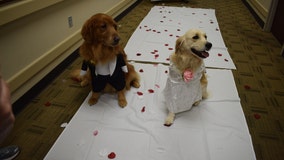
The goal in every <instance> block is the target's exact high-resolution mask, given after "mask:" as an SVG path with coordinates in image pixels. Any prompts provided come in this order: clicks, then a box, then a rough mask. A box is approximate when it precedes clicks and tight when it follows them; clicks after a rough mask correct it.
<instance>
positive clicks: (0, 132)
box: [0, 75, 15, 144]
mask: <svg viewBox="0 0 284 160" xmlns="http://www.w3.org/2000/svg"><path fill="white" fill-rule="evenodd" d="M14 122H15V116H14V114H13V111H12V105H11V100H10V89H9V87H8V85H7V83H6V82H5V81H4V80H3V79H2V77H1V75H0V144H1V143H2V142H3V140H4V139H5V138H6V137H7V135H8V134H9V132H10V131H11V130H12V128H13V126H14Z"/></svg>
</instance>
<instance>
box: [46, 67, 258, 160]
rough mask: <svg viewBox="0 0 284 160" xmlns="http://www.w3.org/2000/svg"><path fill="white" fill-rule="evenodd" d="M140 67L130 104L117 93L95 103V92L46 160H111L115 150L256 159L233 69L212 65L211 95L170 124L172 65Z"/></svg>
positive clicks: (195, 158) (125, 155)
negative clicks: (167, 85) (168, 84)
mask: <svg viewBox="0 0 284 160" xmlns="http://www.w3.org/2000/svg"><path fill="white" fill-rule="evenodd" d="M134 65H135V68H136V70H137V71H138V72H139V73H140V75H141V87H140V88H139V89H135V88H132V89H131V90H130V91H129V92H127V100H128V105H127V107H126V108H124V109H122V108H120V107H119V106H118V104H117V98H116V95H111V94H104V95H102V96H101V98H100V99H99V102H98V103H97V104H96V105H93V106H89V105H88V103H87V101H88V99H89V96H90V95H89V96H88V97H87V98H86V100H85V101H84V103H83V104H82V105H81V107H80V109H79V110H78V111H77V113H76V114H75V115H74V117H73V118H72V120H71V121H70V122H69V124H68V125H67V127H66V128H65V130H64V131H63V133H62V134H61V135H60V137H59V138H58V139H57V141H56V142H55V144H54V145H53V147H52V148H51V150H50V151H49V153H48V154H47V156H46V157H45V159H46V160H73V159H74V160H94V159H96V160H106V159H109V158H108V156H109V155H110V156H111V153H112V152H113V153H114V154H115V159H117V160H128V159H129V160H130V159H131V160H132V159H133V160H134V159H135V160H173V159H178V160H190V159H192V160H209V159H210V160H228V159H230V160H240V159H248V160H253V159H255V156H254V151H253V147H252V142H251V137H250V134H249V131H248V128H247V125H246V121H245V117H244V115H243V111H242V108H241V104H240V99H239V96H238V93H237V90H236V87H235V83H234V78H233V75H232V73H231V71H230V70H220V69H207V74H208V81H209V85H208V90H209V93H210V96H209V98H208V99H207V100H205V101H202V102H201V104H200V105H199V106H197V107H193V108H192V110H190V111H188V112H184V113H181V114H178V115H177V116H176V120H175V122H174V124H173V125H172V126H171V127H165V126H164V125H163V123H164V120H165V118H166V115H167V109H166V108H165V105H164V103H165V101H164V98H163V93H162V92H163V88H164V86H165V81H166V79H167V74H168V67H167V66H165V65H161V64H159V65H152V64H139V63H134ZM112 155H113V154H112Z"/></svg>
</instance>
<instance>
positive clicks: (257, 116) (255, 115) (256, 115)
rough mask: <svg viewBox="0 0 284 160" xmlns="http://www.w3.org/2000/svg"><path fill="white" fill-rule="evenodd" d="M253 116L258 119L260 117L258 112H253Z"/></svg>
mask: <svg viewBox="0 0 284 160" xmlns="http://www.w3.org/2000/svg"><path fill="white" fill-rule="evenodd" d="M253 116H254V118H255V119H260V118H261V115H260V114H258V113H255V114H254V115H253Z"/></svg>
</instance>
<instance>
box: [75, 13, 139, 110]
mask: <svg viewBox="0 0 284 160" xmlns="http://www.w3.org/2000/svg"><path fill="white" fill-rule="evenodd" d="M81 34H82V37H83V39H84V42H83V44H82V45H81V47H80V55H81V56H82V57H83V59H84V62H83V65H82V70H81V72H80V71H79V70H77V71H75V72H74V73H73V74H72V77H73V78H76V79H77V80H79V81H80V82H81V86H85V85H87V84H88V83H90V82H91V83H92V90H93V91H92V96H91V98H90V99H89V101H88V103H89V104H90V105H93V104H96V103H97V101H98V99H99V97H100V94H101V93H102V92H108V93H110V92H112V93H113V92H115V93H117V95H118V104H119V106H121V107H125V106H126V105H127V101H126V98H125V90H126V89H127V90H128V89H130V87H131V86H133V87H135V88H139V87H140V83H139V75H138V74H137V72H136V71H135V69H134V66H133V65H131V64H129V63H128V61H127V55H126V53H125V52H124V50H123V49H122V47H121V46H120V45H119V41H120V37H119V35H118V31H117V24H116V22H115V21H114V20H113V19H112V18H111V17H110V16H108V15H106V14H102V13H99V14H96V15H94V16H92V17H91V18H90V19H88V20H87V21H86V22H85V24H84V25H83V27H82V30H81ZM87 68H88V72H87V74H82V73H85V71H86V70H87ZM80 73H81V74H80Z"/></svg>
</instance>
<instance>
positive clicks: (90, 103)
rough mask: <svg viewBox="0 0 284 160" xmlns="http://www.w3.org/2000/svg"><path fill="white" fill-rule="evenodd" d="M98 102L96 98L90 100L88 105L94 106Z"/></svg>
mask: <svg viewBox="0 0 284 160" xmlns="http://www.w3.org/2000/svg"><path fill="white" fill-rule="evenodd" d="M97 102H98V98H90V99H89V101H88V103H89V105H90V106H92V105H94V104H96V103H97Z"/></svg>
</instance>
